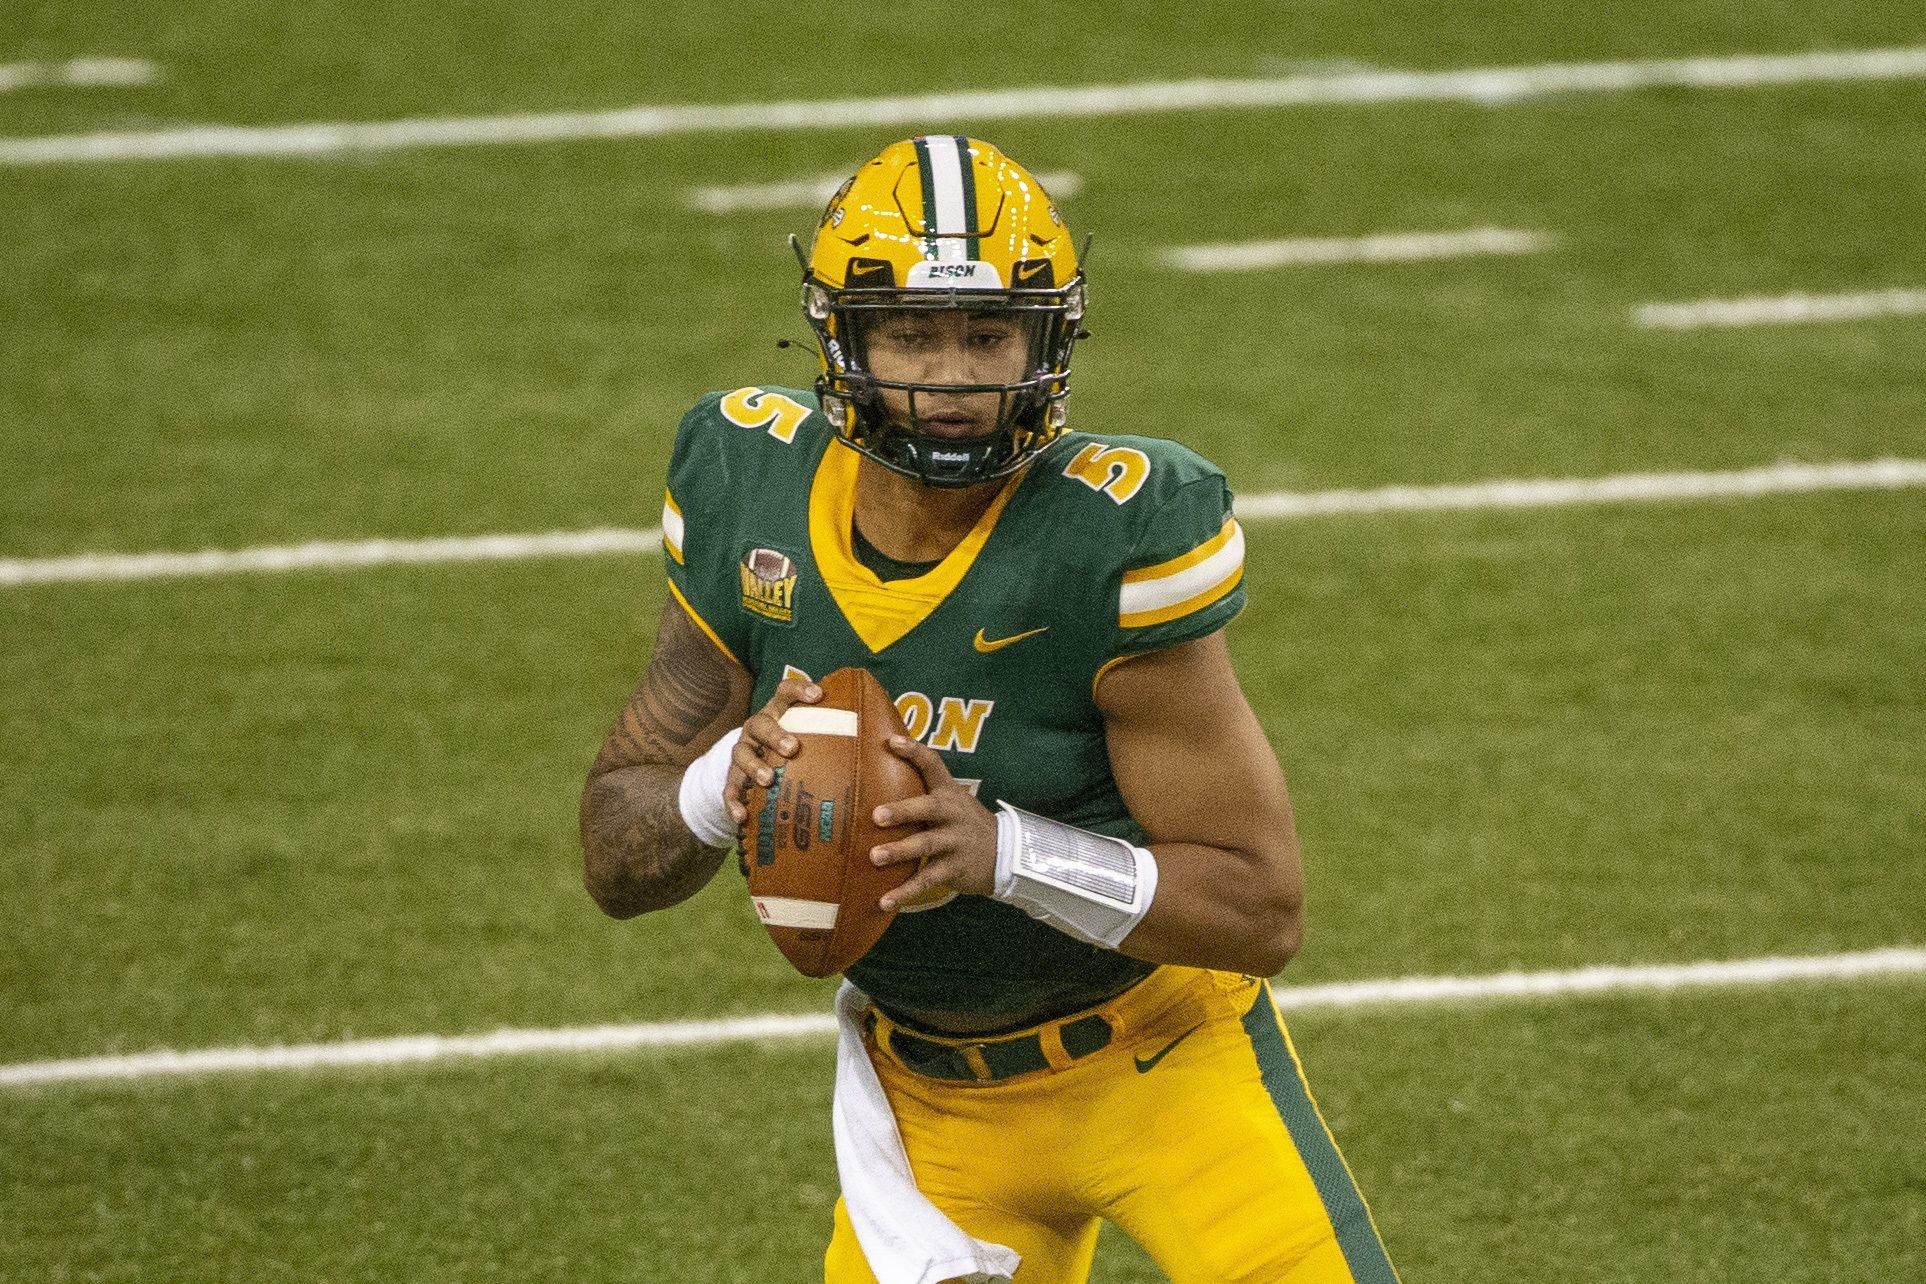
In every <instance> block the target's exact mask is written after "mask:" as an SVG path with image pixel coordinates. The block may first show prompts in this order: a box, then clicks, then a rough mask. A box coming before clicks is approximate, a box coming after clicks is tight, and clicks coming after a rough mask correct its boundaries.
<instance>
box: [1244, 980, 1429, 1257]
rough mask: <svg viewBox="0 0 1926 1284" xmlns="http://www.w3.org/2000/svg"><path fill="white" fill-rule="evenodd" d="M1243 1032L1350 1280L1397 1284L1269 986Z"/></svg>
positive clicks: (1248, 1014)
mask: <svg viewBox="0 0 1926 1284" xmlns="http://www.w3.org/2000/svg"><path fill="white" fill-rule="evenodd" d="M1244 1033H1245V1034H1246V1035H1248V1036H1249V1037H1250V1041H1251V1050H1252V1051H1253V1052H1255V1053H1256V1054H1257V1068H1258V1071H1259V1073H1261V1074H1262V1075H1263V1077H1264V1089H1265V1091H1267V1092H1269V1093H1270V1094H1271V1104H1272V1105H1274V1106H1276V1107H1277V1113H1278V1116H1279V1117H1280V1118H1282V1119H1283V1120H1284V1127H1285V1128H1286V1129H1288V1130H1289V1131H1290V1134H1291V1141H1292V1142H1293V1143H1294V1144H1295V1145H1296V1146H1297V1153H1298V1155H1299V1156H1300V1157H1301V1158H1302V1159H1303V1160H1304V1166H1305V1167H1306V1168H1307V1169H1309V1170H1310V1173H1311V1182H1312V1184H1313V1185H1315V1186H1316V1187H1317V1193H1318V1198H1319V1199H1321V1200H1323V1201H1324V1212H1325V1215H1326V1216H1328V1217H1329V1218H1330V1219H1331V1226H1332V1229H1334V1230H1335V1231H1337V1240H1338V1248H1339V1249H1341V1250H1342V1251H1343V1253H1344V1261H1345V1264H1346V1265H1348V1266H1349V1267H1350V1268H1351V1278H1352V1279H1354V1280H1356V1281H1358V1284H1397V1280H1398V1274H1397V1272H1396V1271H1394V1270H1393V1269H1392V1268H1391V1259H1390V1258H1389V1257H1388V1256H1386V1254H1385V1251H1384V1244H1383V1243H1382V1242H1381V1241H1380V1240H1379V1239H1378V1232H1377V1228H1376V1227H1375V1226H1373V1225H1372V1224H1371V1214H1370V1211H1369V1210H1368V1209H1366V1208H1365V1206H1364V1196H1362V1195H1360V1194H1359V1193H1358V1188H1357V1183H1355V1182H1353V1181H1352V1180H1351V1173H1350V1171H1349V1170H1348V1169H1347V1168H1345V1166H1344V1160H1343V1158H1342V1157H1340V1156H1339V1154H1338V1149H1337V1143H1336V1142H1335V1141H1333V1140H1332V1139H1331V1134H1330V1133H1329V1132H1328V1131H1327V1130H1326V1129H1325V1127H1324V1121H1323V1120H1322V1119H1320V1118H1319V1117H1318V1113H1317V1107H1316V1106H1315V1105H1313V1104H1312V1103H1311V1094H1310V1090H1309V1089H1308V1088H1306V1087H1305V1086H1304V1074H1303V1071H1302V1070H1300V1069H1299V1068H1298V1064H1297V1059H1296V1058H1295V1057H1293V1056H1292V1055H1291V1048H1290V1045H1289V1044H1288V1043H1286V1042H1285V1041H1284V1031H1283V1028H1282V1027H1281V1026H1279V1025H1278V1023H1277V1012H1276V1010H1275V1009H1273V1008H1272V1007H1271V994H1270V987H1269V986H1268V985H1266V986H1264V987H1263V990H1262V992H1261V993H1260V994H1259V995H1258V996H1257V1002H1255V1003H1253V1004H1252V1005H1251V1010H1250V1011H1249V1012H1247V1013H1245V1014H1244Z"/></svg>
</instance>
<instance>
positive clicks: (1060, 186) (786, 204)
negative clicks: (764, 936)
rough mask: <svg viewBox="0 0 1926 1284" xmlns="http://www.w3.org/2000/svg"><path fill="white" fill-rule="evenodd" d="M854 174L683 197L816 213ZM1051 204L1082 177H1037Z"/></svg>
mask: <svg viewBox="0 0 1926 1284" xmlns="http://www.w3.org/2000/svg"><path fill="white" fill-rule="evenodd" d="M855 171H856V163H855V162H851V164H850V166H849V168H848V169H842V170H838V171H836V172H835V173H834V174H818V175H816V176H815V177H814V178H791V179H784V180H782V181H780V182H775V183H742V184H738V185H736V186H733V187H692V188H690V189H689V191H688V192H687V193H686V194H685V196H684V197H683V200H684V202H685V203H686V204H687V205H688V206H689V208H690V209H696V210H701V211H702V212H703V213H705V214H743V213H749V212H761V211H765V210H820V209H822V207H823V206H824V205H827V204H828V203H829V198H830V197H832V196H834V195H835V194H836V189H837V188H839V187H841V186H842V185H843V180H844V179H846V178H848V177H849V176H850V175H851V174H853V173H855ZM1036 177H1037V181H1038V182H1039V183H1042V184H1043V190H1044V191H1046V192H1048V193H1049V194H1050V196H1051V199H1053V200H1059V201H1067V200H1069V199H1070V198H1071V197H1073V196H1075V195H1076V194H1077V193H1078V192H1081V191H1082V190H1083V177H1082V176H1081V175H1079V174H1075V173H1072V172H1071V171H1070V170H1067V169H1059V170H1045V171H1043V172H1042V173H1040V174H1038V175H1037V176H1036Z"/></svg>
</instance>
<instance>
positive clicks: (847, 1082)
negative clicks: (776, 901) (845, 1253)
mask: <svg viewBox="0 0 1926 1284" xmlns="http://www.w3.org/2000/svg"><path fill="white" fill-rule="evenodd" d="M868 1006H869V1000H868V999H867V998H866V997H865V996H864V995H863V992H862V991H861V990H859V989H857V988H856V987H855V986H853V985H851V984H850V983H849V982H848V981H844V982H843V984H842V988H841V989H839V990H837V991H836V1026H837V1030H836V1097H835V1100H834V1102H833V1103H832V1104H831V1107H830V1112H829V1113H830V1119H831V1120H832V1122H833V1126H834V1128H835V1131H836V1172H837V1175H838V1176H839V1177H840V1178H841V1179H842V1183H843V1203H844V1205H845V1206H846V1207H847V1208H848V1209H849V1220H850V1223H851V1224H852V1225H854V1226H855V1228H856V1242H857V1243H859V1244H861V1245H862V1246H863V1256H864V1257H865V1258H867V1259H868V1260H869V1269H870V1270H871V1271H873V1272H875V1275H876V1279H877V1281H878V1284H941V1281H944V1280H962V1281H964V1284H1005V1282H1006V1281H1008V1280H1009V1278H1010V1277H1011V1276H1012V1275H1015V1274H1016V1268H1017V1263H1018V1262H1020V1261H1021V1260H1022V1259H1021V1258H1020V1257H1019V1256H1018V1255H1017V1252H1016V1250H1015V1249H1012V1248H1005V1247H1004V1246H1003V1245H1001V1244H991V1243H988V1242H986V1241H984V1240H980V1239H974V1238H972V1237H971V1236H969V1235H966V1234H965V1233H964V1232H963V1228H962V1227H960V1226H958V1225H957V1224H956V1223H955V1222H953V1221H951V1220H950V1219H949V1218H948V1217H946V1216H944V1215H943V1212H942V1210H941V1209H939V1208H938V1207H937V1206H936V1205H935V1204H932V1203H931V1202H930V1201H929V1199H928V1198H927V1197H925V1196H924V1194H923V1192H922V1191H920V1190H918V1189H917V1188H916V1176H915V1174H914V1173H912V1172H911V1171H910V1163H909V1155H908V1154H907V1153H906V1152H905V1151H904V1149H903V1134H902V1133H901V1132H899V1131H897V1128H896V1115H895V1113H894V1112H893V1111H891V1110H890V1108H889V1098H888V1097H886V1096H884V1095H883V1081H882V1080H881V1079H878V1078H877V1077H876V1067H875V1066H873V1065H871V1064H870V1061H869V1052H868V1050H867V1049H865V1048H864V1047H863V1029H862V1016H863V1011H864V1009H865V1008H867V1007H868Z"/></svg>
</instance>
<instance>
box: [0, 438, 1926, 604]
mask: <svg viewBox="0 0 1926 1284" xmlns="http://www.w3.org/2000/svg"><path fill="white" fill-rule="evenodd" d="M1915 486H1926V459H1872V460H1865V461H1848V462H1843V463H1829V464H1769V465H1767V466H1765V467H1763V468H1745V469H1740V470H1738V471H1736V472H1723V473H1625V474H1620V475H1618V476H1614V477H1573V478H1550V479H1513V480H1502V481H1486V482H1468V483H1461V484H1455V485H1446V486H1384V487H1380V488H1378V489H1376V490H1325V491H1271V492H1269V493H1266V494H1257V495H1245V496H1243V497H1241V498H1239V499H1238V501H1237V515H1238V516H1239V517H1240V518H1242V519H1244V520H1246V521H1257V520H1264V519H1272V518H1276V519H1283V518H1298V517H1328V516H1337V515H1341V514H1353V513H1408V512H1440V511H1453V510H1458V509H1477V508H1558V507H1564V506H1567V505H1573V504H1627V503H1645V502H1653V501H1659V500H1680V499H1725V498H1746V497H1751V496H1757V495H1792V494H1803V493H1808V492H1813V491H1830V490H1895V489H1899V488H1902V487H1915ZM661 541H662V532H661V530H660V529H659V528H657V527H648V528H646V529H642V530H626V529H602V530H588V531H549V532H546V533H543V534H535V535H474V536H456V537H451V538H442V539H417V540H401V539H375V540H361V541H355V542H339V543H314V544H290V545H280V546H270V547H264V548H244V549H235V550H221V549H210V550H207V551H204V552H199V553H86V554H81V555H79V556H76V557H46V558H14V559H10V560H0V589H7V588H22V587H25V586H28V585H35V584H75V583H94V582H99V581H112V580H161V579H180V578H187V577H194V576H207V575H234V574H241V573H245V572H250V571H303V570H321V569H338V568H344V567H360V566H389V565H394V564H409V563H429V562H494V561H521V560H525V559H529V558H543V557H593V556H600V555H604V554H609V553H655V552H660V551H661V548H662V543H661Z"/></svg>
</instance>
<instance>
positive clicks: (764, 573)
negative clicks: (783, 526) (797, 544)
mask: <svg viewBox="0 0 1926 1284" xmlns="http://www.w3.org/2000/svg"><path fill="white" fill-rule="evenodd" d="M736 569H737V570H738V571H740V572H741V573H742V609H743V610H745V611H747V612H749V613H750V614H751V615H759V616H761V617H762V618H763V619H765V620H768V621H769V622H770V623H772V624H793V623H795V620H796V564H795V562H793V561H791V560H790V559H789V556H788V555H787V554H786V553H779V552H777V551H776V550H775V549H773V548H752V549H750V550H749V551H748V552H747V553H745V554H744V555H743V558H742V564H741V565H740V566H738V567H737V568H736Z"/></svg>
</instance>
